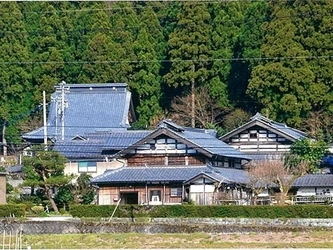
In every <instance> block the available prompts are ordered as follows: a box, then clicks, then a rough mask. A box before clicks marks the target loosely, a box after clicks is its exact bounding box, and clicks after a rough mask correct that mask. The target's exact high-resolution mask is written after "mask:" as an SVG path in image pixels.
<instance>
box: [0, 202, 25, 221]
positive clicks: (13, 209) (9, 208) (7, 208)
mask: <svg viewBox="0 0 333 250" xmlns="http://www.w3.org/2000/svg"><path fill="white" fill-rule="evenodd" d="M25 209H26V207H25V205H23V204H7V205H0V217H2V218H3V217H13V216H14V217H24V216H25Z"/></svg>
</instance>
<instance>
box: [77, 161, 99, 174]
mask: <svg viewBox="0 0 333 250" xmlns="http://www.w3.org/2000/svg"><path fill="white" fill-rule="evenodd" d="M78 165H79V173H96V172H97V163H96V162H94V161H79V162H78Z"/></svg>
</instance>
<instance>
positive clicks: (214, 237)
mask: <svg viewBox="0 0 333 250" xmlns="http://www.w3.org/2000/svg"><path fill="white" fill-rule="evenodd" d="M22 242H23V249H24V247H27V246H31V248H32V249H94V248H95V249H97V248H98V249H110V248H118V249H120V248H122V249H129V248H142V249H154V248H165V249H167V248H201V249H203V248H206V249H207V248H331V249H333V232H332V230H330V231H327V230H322V231H311V232H284V233H282V232H276V233H272V232H267V233H248V234H207V233H194V234H137V233H129V234H67V235H24V236H23V238H22ZM25 249H26V248H25Z"/></svg>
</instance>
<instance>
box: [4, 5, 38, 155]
mask: <svg viewBox="0 0 333 250" xmlns="http://www.w3.org/2000/svg"><path fill="white" fill-rule="evenodd" d="M0 12H1V20H0V30H1V32H0V52H1V58H0V128H1V129H2V131H1V132H2V133H1V132H0V133H1V134H2V136H3V138H2V142H3V143H4V144H6V143H7V142H8V143H9V144H10V143H12V142H17V141H18V136H19V134H20V133H19V131H17V129H16V125H17V123H18V122H19V121H20V119H21V118H22V116H23V115H24V114H26V113H27V112H29V110H30V109H31V108H32V103H33V100H32V85H31V80H30V78H31V75H30V67H29V64H28V63H27V62H28V61H29V48H28V46H27V32H26V30H25V27H24V22H23V15H22V13H21V11H20V9H19V7H18V4H17V3H15V2H1V3H0ZM6 149H7V148H6V147H4V152H3V154H4V155H6V152H7V151H6Z"/></svg>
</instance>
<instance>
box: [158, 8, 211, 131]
mask: <svg viewBox="0 0 333 250" xmlns="http://www.w3.org/2000/svg"><path fill="white" fill-rule="evenodd" d="M211 30H212V26H211V17H210V13H209V12H208V9H207V5H206V4H203V3H198V2H182V4H181V10H180V13H179V15H178V16H177V26H176V28H175V29H174V30H173V32H172V33H171V34H170V36H169V40H168V49H169V50H168V56H169V58H170V60H171V67H170V71H169V72H168V73H167V74H166V75H165V76H164V80H165V81H166V83H167V84H168V85H169V86H173V87H174V88H177V87H183V86H190V88H189V89H188V92H190V93H191V95H192V98H191V107H192V110H191V114H192V119H191V126H192V127H195V88H196V86H200V85H202V84H203V83H205V80H206V79H207V77H208V59H209V58H210V50H209V43H210V39H209V37H210V34H211Z"/></svg>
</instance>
